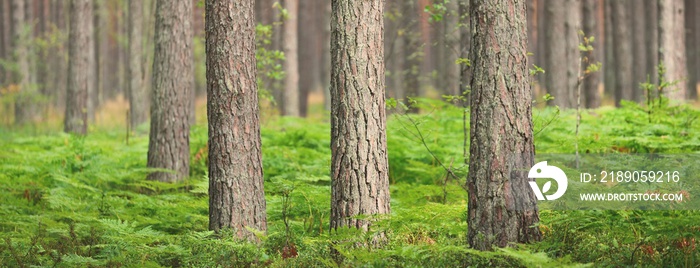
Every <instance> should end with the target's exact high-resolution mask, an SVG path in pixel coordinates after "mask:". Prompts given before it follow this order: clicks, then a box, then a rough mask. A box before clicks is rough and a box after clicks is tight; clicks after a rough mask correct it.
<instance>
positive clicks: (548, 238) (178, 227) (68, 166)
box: [0, 100, 700, 267]
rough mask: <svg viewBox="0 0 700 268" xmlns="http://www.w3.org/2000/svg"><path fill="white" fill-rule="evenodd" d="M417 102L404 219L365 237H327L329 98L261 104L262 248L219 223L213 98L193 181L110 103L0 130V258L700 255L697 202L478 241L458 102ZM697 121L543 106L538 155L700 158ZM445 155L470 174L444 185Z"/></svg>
mask: <svg viewBox="0 0 700 268" xmlns="http://www.w3.org/2000/svg"><path fill="white" fill-rule="evenodd" d="M420 106H421V111H422V113H421V114H420V115H411V116H410V117H409V116H407V115H402V114H400V113H393V114H392V115H391V116H390V118H389V120H388V126H387V132H388V134H387V137H388V147H389V148H388V149H389V165H390V180H391V186H390V187H391V208H392V214H391V217H390V218H388V219H383V220H378V221H377V223H376V224H375V227H374V229H373V231H372V232H370V233H368V234H360V233H357V232H355V231H352V230H347V231H341V232H338V233H332V234H331V233H329V232H328V230H329V227H328V217H329V211H330V186H329V185H330V177H329V166H330V149H329V146H330V133H329V132H330V131H329V129H330V126H329V123H328V119H327V115H325V116H324V115H323V112H322V108H320V106H319V105H314V106H312V107H313V109H315V110H314V111H313V112H312V113H311V114H313V115H314V116H312V117H311V118H309V119H298V118H279V117H277V116H274V115H272V114H271V113H270V114H266V113H265V112H264V111H263V128H262V130H261V131H262V133H261V135H262V142H263V143H262V144H263V164H264V174H265V192H266V199H267V213H268V215H267V216H268V228H269V230H268V233H267V235H263V234H260V235H259V237H260V239H261V241H262V243H261V244H259V245H258V244H250V243H245V242H240V241H235V240H233V239H231V238H230V237H231V235H230V234H228V235H227V234H220V235H219V234H214V233H212V232H210V231H208V230H207V229H208V199H207V189H208V182H207V179H206V174H207V162H206V161H207V152H206V148H207V127H206V124H205V113H204V112H203V109H202V108H201V107H202V102H201V101H200V103H199V105H198V107H200V109H198V116H197V118H198V120H197V124H196V125H195V126H194V127H193V129H192V132H191V142H190V144H191V177H190V178H189V179H188V180H186V181H184V182H181V183H177V184H164V183H158V182H153V181H147V180H145V177H146V174H147V173H148V172H150V171H151V170H149V169H148V168H146V153H147V150H148V145H147V144H148V136H147V135H146V132H147V130H148V126H146V125H144V126H140V127H139V128H137V129H135V130H134V131H132V133H131V134H130V137H129V138H128V144H127V142H126V141H127V137H126V131H125V130H124V128H123V125H124V121H125V120H124V118H125V116H121V115H120V113H121V112H115V111H111V112H109V111H108V112H104V113H102V114H98V117H97V124H95V125H94V126H92V127H91V128H90V134H89V136H87V137H85V138H80V137H74V136H70V135H66V134H62V133H60V132H59V131H60V128H59V127H57V126H51V125H46V126H43V128H40V129H38V130H37V129H33V130H16V129H15V130H9V129H4V128H0V136H2V139H1V140H0V148H2V149H1V150H0V200H2V202H1V203H0V238H2V241H0V266H3V267H5V266H9V267H30V266H51V267H161V266H174V267H180V266H182V267H215V266H223V267H250V266H263V267H356V266H365V267H466V266H471V267H493V266H496V267H552V266H586V265H592V266H596V267H597V266H659V267H698V266H700V249H698V246H700V245H698V244H697V243H698V240H700V212H699V211H698V210H651V211H648V210H647V211H645V210H542V211H541V212H540V218H541V223H540V226H539V228H540V230H541V232H542V233H543V241H541V242H538V243H534V244H528V245H514V247H512V248H506V249H496V250H494V251H492V252H479V251H475V250H472V249H470V248H469V247H468V246H467V241H466V231H467V222H466V210H467V204H466V200H467V194H466V192H465V191H464V189H463V188H462V185H464V182H465V178H466V175H467V168H466V166H465V165H464V164H463V163H464V162H465V160H464V148H463V133H464V132H463V124H462V122H463V121H462V120H463V119H462V116H463V113H462V110H461V109H460V108H457V107H455V106H452V105H449V104H445V103H443V102H440V101H431V100H421V101H420ZM114 107H123V106H119V105H116V104H115V106H114ZM113 109H117V108H113ZM124 115H125V114H124ZM698 117H700V111H698V110H696V109H693V108H686V107H664V108H658V109H655V110H653V111H651V113H649V111H647V110H646V109H645V108H644V107H641V106H638V105H636V104H626V105H625V107H623V108H617V109H615V108H601V109H597V110H584V111H583V118H582V122H581V128H580V133H579V135H578V139H577V138H576V136H575V134H574V133H575V125H576V116H575V113H574V111H562V112H560V111H558V110H557V109H554V108H547V109H536V110H534V111H533V118H534V127H535V130H534V131H535V133H536V134H535V146H536V150H537V153H538V154H540V153H542V154H544V153H563V154H573V153H574V152H575V149H574V148H575V143H576V141H577V140H578V144H579V148H580V151H581V152H586V153H604V154H617V153H693V154H697V153H698V152H700V122H698V121H697V120H696V119H697V118H698ZM419 132H420V133H419ZM421 136H422V138H421ZM440 162H441V163H444V164H445V165H448V166H449V165H450V163H452V164H451V167H452V168H453V171H454V172H455V173H456V174H457V175H458V177H459V178H458V179H454V178H450V179H448V180H446V179H445V178H446V173H447V172H446V171H445V169H444V168H443V167H442V166H440V164H439V163H440ZM694 175H695V177H694V178H696V179H697V178H698V177H697V174H694ZM696 190H697V189H696ZM699 209H700V208H699ZM287 226H288V227H287ZM374 232H384V233H386V234H387V238H388V240H387V241H386V244H384V245H382V246H381V247H376V248H368V247H362V246H358V245H360V244H363V243H361V242H362V241H366V239H371V236H372V235H373V234H374ZM331 248H333V249H334V251H337V254H336V255H332V254H331ZM334 256H335V257H334Z"/></svg>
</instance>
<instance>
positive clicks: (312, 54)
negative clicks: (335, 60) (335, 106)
mask: <svg viewBox="0 0 700 268" xmlns="http://www.w3.org/2000/svg"><path fill="white" fill-rule="evenodd" d="M297 1H299V10H301V11H304V12H306V13H304V15H303V16H300V15H301V13H298V14H299V15H297V16H298V18H299V20H298V25H297V26H298V28H297V33H298V34H299V36H298V38H297V40H298V41H297V42H298V44H299V46H298V48H299V57H298V61H297V63H298V68H297V70H299V79H298V81H299V85H298V86H297V87H298V88H299V115H300V116H302V117H306V112H307V110H308V106H309V103H308V100H309V92H311V91H313V90H314V87H315V86H317V85H318V84H320V82H319V79H320V78H319V69H318V62H319V60H318V57H317V56H318V54H319V51H320V48H319V47H317V46H316V45H317V44H318V42H317V40H318V38H319V36H320V35H319V32H318V31H317V30H316V28H315V27H314V23H315V16H317V15H318V14H317V13H318V12H315V11H314V10H313V9H314V7H315V6H317V5H318V3H316V2H317V1H318V0H297ZM301 70H303V71H301Z"/></svg>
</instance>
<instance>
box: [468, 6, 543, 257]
mask: <svg viewBox="0 0 700 268" xmlns="http://www.w3.org/2000/svg"><path fill="white" fill-rule="evenodd" d="M471 8H472V9H471V22H472V29H473V30H474V31H475V32H474V40H473V41H472V45H473V46H472V50H471V51H472V53H471V59H472V68H473V72H474V73H473V74H474V77H473V78H472V105H471V146H470V149H469V151H470V152H469V153H470V158H469V159H470V161H469V162H470V163H469V176H468V177H467V187H468V190H469V202H468V206H469V207H468V210H467V211H468V218H467V223H468V228H469V231H468V235H467V236H468V242H469V245H471V247H472V248H475V249H478V250H491V248H492V247H493V246H498V247H505V246H507V245H508V244H509V243H515V242H530V241H536V240H539V239H540V236H541V234H540V231H539V229H538V228H537V227H536V224H537V222H538V221H539V215H538V210H537V203H536V199H535V196H534V194H533V192H532V191H531V190H530V186H529V183H528V181H529V179H528V175H527V171H528V170H529V169H530V168H531V167H532V165H533V164H534V157H535V147H534V145H533V134H532V107H531V106H532V101H531V100H532V98H531V95H532V94H531V92H530V91H531V89H530V83H529V81H530V78H529V75H528V59H527V25H526V7H525V1H524V0H507V1H504V0H473V1H472V2H471Z"/></svg>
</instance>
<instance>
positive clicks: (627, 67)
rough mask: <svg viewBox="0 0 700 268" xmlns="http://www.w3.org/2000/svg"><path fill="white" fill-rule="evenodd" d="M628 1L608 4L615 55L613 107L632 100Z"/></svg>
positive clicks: (618, 0)
mask: <svg viewBox="0 0 700 268" xmlns="http://www.w3.org/2000/svg"><path fill="white" fill-rule="evenodd" d="M629 4H630V3H629V1H628V0H615V1H612V2H611V3H610V6H611V8H612V10H611V18H612V21H610V23H611V24H612V32H613V35H614V36H615V37H614V39H613V53H614V54H615V68H614V73H615V89H614V92H615V105H616V106H618V107H619V106H620V101H621V100H628V101H633V100H634V94H633V93H634V92H633V91H634V82H633V81H634V80H633V75H634V73H633V69H632V64H633V59H632V33H631V31H630V24H629V14H630V12H629V8H630V5H629Z"/></svg>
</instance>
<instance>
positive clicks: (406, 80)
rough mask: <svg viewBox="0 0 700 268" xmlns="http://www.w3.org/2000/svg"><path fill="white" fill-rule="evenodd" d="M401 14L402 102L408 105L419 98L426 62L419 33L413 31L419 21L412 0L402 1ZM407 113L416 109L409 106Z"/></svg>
mask: <svg viewBox="0 0 700 268" xmlns="http://www.w3.org/2000/svg"><path fill="white" fill-rule="evenodd" d="M402 2H403V7H402V11H403V12H402V13H403V15H402V16H401V22H402V26H400V31H402V32H403V35H402V37H403V44H404V48H403V52H404V54H403V55H402V56H400V55H399V56H398V57H403V58H404V62H403V63H404V66H403V72H402V74H401V76H402V78H403V88H404V93H405V94H404V97H405V99H404V102H405V103H406V104H407V105H408V104H409V103H408V99H409V98H417V97H420V91H421V81H420V80H421V79H420V76H421V74H422V68H423V64H422V62H423V61H424V60H426V57H425V54H424V51H423V49H422V47H423V43H422V39H421V33H420V32H417V31H415V27H420V24H416V23H420V21H418V22H416V21H415V16H416V15H415V14H416V13H415V12H416V9H415V8H414V7H415V5H416V2H415V1H413V0H406V1H402ZM407 112H408V113H417V112H418V108H417V107H415V106H409V109H408V111H407Z"/></svg>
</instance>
